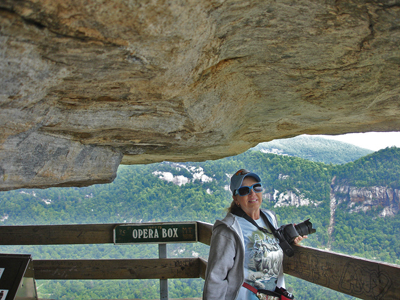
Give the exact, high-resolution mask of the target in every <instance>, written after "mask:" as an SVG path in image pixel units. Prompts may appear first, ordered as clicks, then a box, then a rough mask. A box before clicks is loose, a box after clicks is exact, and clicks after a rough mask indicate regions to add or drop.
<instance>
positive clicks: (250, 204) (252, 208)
mask: <svg viewBox="0 0 400 300" xmlns="http://www.w3.org/2000/svg"><path fill="white" fill-rule="evenodd" d="M257 182H258V181H256V180H255V179H254V178H253V177H246V178H245V179H243V182H242V186H252V185H253V184H255V183H257ZM233 199H234V200H235V202H236V204H239V205H240V207H241V208H242V209H243V211H244V212H245V213H246V214H247V215H249V216H250V217H253V218H254V216H255V217H256V218H258V217H257V215H258V213H259V211H260V206H261V203H262V193H255V192H254V190H253V189H252V190H251V191H250V194H248V195H246V196H239V195H236V196H233Z"/></svg>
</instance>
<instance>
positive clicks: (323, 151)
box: [254, 135, 373, 164]
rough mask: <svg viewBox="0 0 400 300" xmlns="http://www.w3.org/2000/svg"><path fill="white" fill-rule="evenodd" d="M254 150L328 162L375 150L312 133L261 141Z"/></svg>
mask: <svg viewBox="0 0 400 300" xmlns="http://www.w3.org/2000/svg"><path fill="white" fill-rule="evenodd" d="M254 150H259V151H262V152H265V153H274V154H279V155H289V156H296V157H301V158H304V159H307V160H311V161H318V162H323V163H326V164H330V163H332V164H344V163H348V162H351V161H354V160H356V159H358V158H360V157H363V156H365V155H368V154H371V153H372V152H373V151H372V150H368V149H364V148H360V147H357V146H354V145H350V144H347V143H343V142H339V141H334V140H329V139H325V138H323V137H319V136H311V135H300V136H296V137H294V138H288V139H280V140H274V141H271V142H266V143H261V144H259V145H257V146H256V147H255V148H254Z"/></svg>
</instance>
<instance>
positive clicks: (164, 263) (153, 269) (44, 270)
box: [33, 258, 200, 280]
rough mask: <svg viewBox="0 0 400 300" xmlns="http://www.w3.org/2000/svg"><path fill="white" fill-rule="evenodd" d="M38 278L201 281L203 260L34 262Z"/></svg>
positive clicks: (36, 277)
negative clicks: (186, 279) (196, 279)
mask: <svg viewBox="0 0 400 300" xmlns="http://www.w3.org/2000/svg"><path fill="white" fill-rule="evenodd" d="M33 266H34V271H35V279H46V280H48V279H50V280H55V279H65V280H69V279H93V280H96V279H170V278H199V277H200V273H199V270H200V259H199V258H180V259H172V258H165V259H110V260H103V259H92V260H34V261H33Z"/></svg>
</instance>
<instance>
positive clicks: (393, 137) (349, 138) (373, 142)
mask: <svg viewBox="0 0 400 300" xmlns="http://www.w3.org/2000/svg"><path fill="white" fill-rule="evenodd" d="M319 136H320V137H323V138H325V139H331V140H336V141H341V142H345V143H349V144H352V145H355V146H358V147H361V148H365V149H370V150H373V151H378V150H381V149H385V148H386V147H391V146H396V147H398V148H400V132H397V131H396V132H366V133H348V134H343V135H319Z"/></svg>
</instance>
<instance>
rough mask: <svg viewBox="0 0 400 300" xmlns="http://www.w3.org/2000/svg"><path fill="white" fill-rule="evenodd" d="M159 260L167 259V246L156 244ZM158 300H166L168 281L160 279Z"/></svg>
mask: <svg viewBox="0 0 400 300" xmlns="http://www.w3.org/2000/svg"><path fill="white" fill-rule="evenodd" d="M158 256H159V258H167V244H158ZM160 300H168V279H160Z"/></svg>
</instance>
